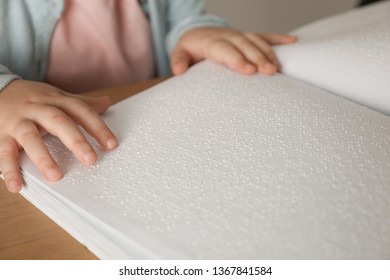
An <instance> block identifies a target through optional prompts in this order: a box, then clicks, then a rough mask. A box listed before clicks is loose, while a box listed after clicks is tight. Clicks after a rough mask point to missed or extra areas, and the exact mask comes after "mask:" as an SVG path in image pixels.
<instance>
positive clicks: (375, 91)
mask: <svg viewBox="0 0 390 280" xmlns="http://www.w3.org/2000/svg"><path fill="white" fill-rule="evenodd" d="M293 34H296V35H297V36H298V37H299V41H298V42H297V43H296V44H292V45H288V46H287V45H286V46H283V47H278V48H277V49H276V53H277V56H278V57H279V59H280V60H281V62H282V65H283V73H285V74H287V75H289V76H291V77H294V78H297V79H300V80H302V81H305V82H307V83H310V84H313V85H316V86H318V87H320V88H323V89H327V90H329V91H331V92H333V93H336V94H338V95H340V96H343V97H346V98H348V99H351V100H354V101H356V102H358V103H360V104H363V105H365V106H368V107H371V108H374V109H375V110H378V111H381V112H383V113H385V114H388V115H390V1H383V2H380V3H378V4H374V5H369V6H367V7H365V8H360V9H354V10H352V11H349V12H346V13H343V14H340V15H336V16H333V17H329V18H325V19H323V20H319V21H317V22H314V23H312V24H308V25H306V26H303V27H302V28H299V29H297V30H296V31H294V32H293Z"/></svg>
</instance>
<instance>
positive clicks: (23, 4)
mask: <svg viewBox="0 0 390 280" xmlns="http://www.w3.org/2000/svg"><path fill="white" fill-rule="evenodd" d="M140 3H141V4H142V8H143V10H144V12H145V14H146V15H147V17H148V18H149V22H150V27H151V34H152V41H153V48H154V57H155V69H156V75H157V76H167V75H170V74H171V70H170V67H169V54H170V53H171V51H172V49H173V48H174V46H175V45H176V43H177V41H178V39H179V38H180V36H181V35H182V34H183V33H184V32H185V31H187V30H189V29H191V28H194V27H201V26H225V25H226V23H225V22H224V21H223V20H222V19H220V18H218V17H216V16H213V15H209V14H205V13H204V12H203V0H144V1H142V0H141V1H140ZM63 8H64V2H63V0H0V91H1V90H2V89H3V88H4V87H5V86H7V85H8V83H9V82H11V81H12V80H14V79H17V78H19V77H20V78H22V79H27V80H34V81H44V80H45V76H46V69H47V62H48V51H49V44H50V40H51V36H52V33H53V30H54V27H55V25H56V23H57V21H58V19H59V17H60V16H61V13H62V11H63Z"/></svg>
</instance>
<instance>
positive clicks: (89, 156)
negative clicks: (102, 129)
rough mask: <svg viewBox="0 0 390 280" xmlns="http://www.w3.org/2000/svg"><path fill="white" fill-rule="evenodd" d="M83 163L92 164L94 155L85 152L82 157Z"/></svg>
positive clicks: (94, 158)
mask: <svg viewBox="0 0 390 280" xmlns="http://www.w3.org/2000/svg"><path fill="white" fill-rule="evenodd" d="M83 159H84V162H86V163H93V162H95V160H96V155H95V153H93V152H87V153H85V154H84V156H83Z"/></svg>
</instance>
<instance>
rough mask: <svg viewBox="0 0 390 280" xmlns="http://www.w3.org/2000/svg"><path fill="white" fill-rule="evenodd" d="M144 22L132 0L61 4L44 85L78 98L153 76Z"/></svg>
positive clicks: (67, 0) (74, 0)
mask: <svg viewBox="0 0 390 280" xmlns="http://www.w3.org/2000/svg"><path fill="white" fill-rule="evenodd" d="M153 71H154V69H153V51H152V43H151V37H150V31H149V23H148V21H147V19H146V17H145V15H144V13H143V11H142V9H141V7H140V6H139V4H138V1H137V0H65V8H64V11H63V14H62V16H61V18H60V20H59V22H58V24H57V26H56V28H55V30H54V34H53V37H52V41H51V45H50V51H49V63H48V70H47V75H46V81H47V82H48V83H50V84H52V85H55V86H57V87H59V88H60V89H63V90H66V91H69V92H73V93H78V92H83V91H88V90H93V89H98V88H102V87H108V86H114V85H119V84H125V83H133V82H137V81H141V80H146V79H148V78H151V77H152V76H153Z"/></svg>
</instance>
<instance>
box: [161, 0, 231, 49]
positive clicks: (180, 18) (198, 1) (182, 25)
mask: <svg viewBox="0 0 390 280" xmlns="http://www.w3.org/2000/svg"><path fill="white" fill-rule="evenodd" d="M167 4H168V5H167V19H168V25H169V27H170V28H169V33H168V36H167V37H166V41H165V43H166V49H167V51H168V54H171V53H172V50H173V48H174V47H175V45H176V43H177V42H178V40H179V39H180V37H181V36H182V35H183V34H184V33H185V32H186V31H188V30H190V29H192V28H196V27H204V26H228V24H227V23H226V22H225V21H224V20H223V19H221V18H220V17H218V16H215V15H211V14H207V13H206V12H205V11H204V1H203V0H169V1H168V3H167Z"/></svg>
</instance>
